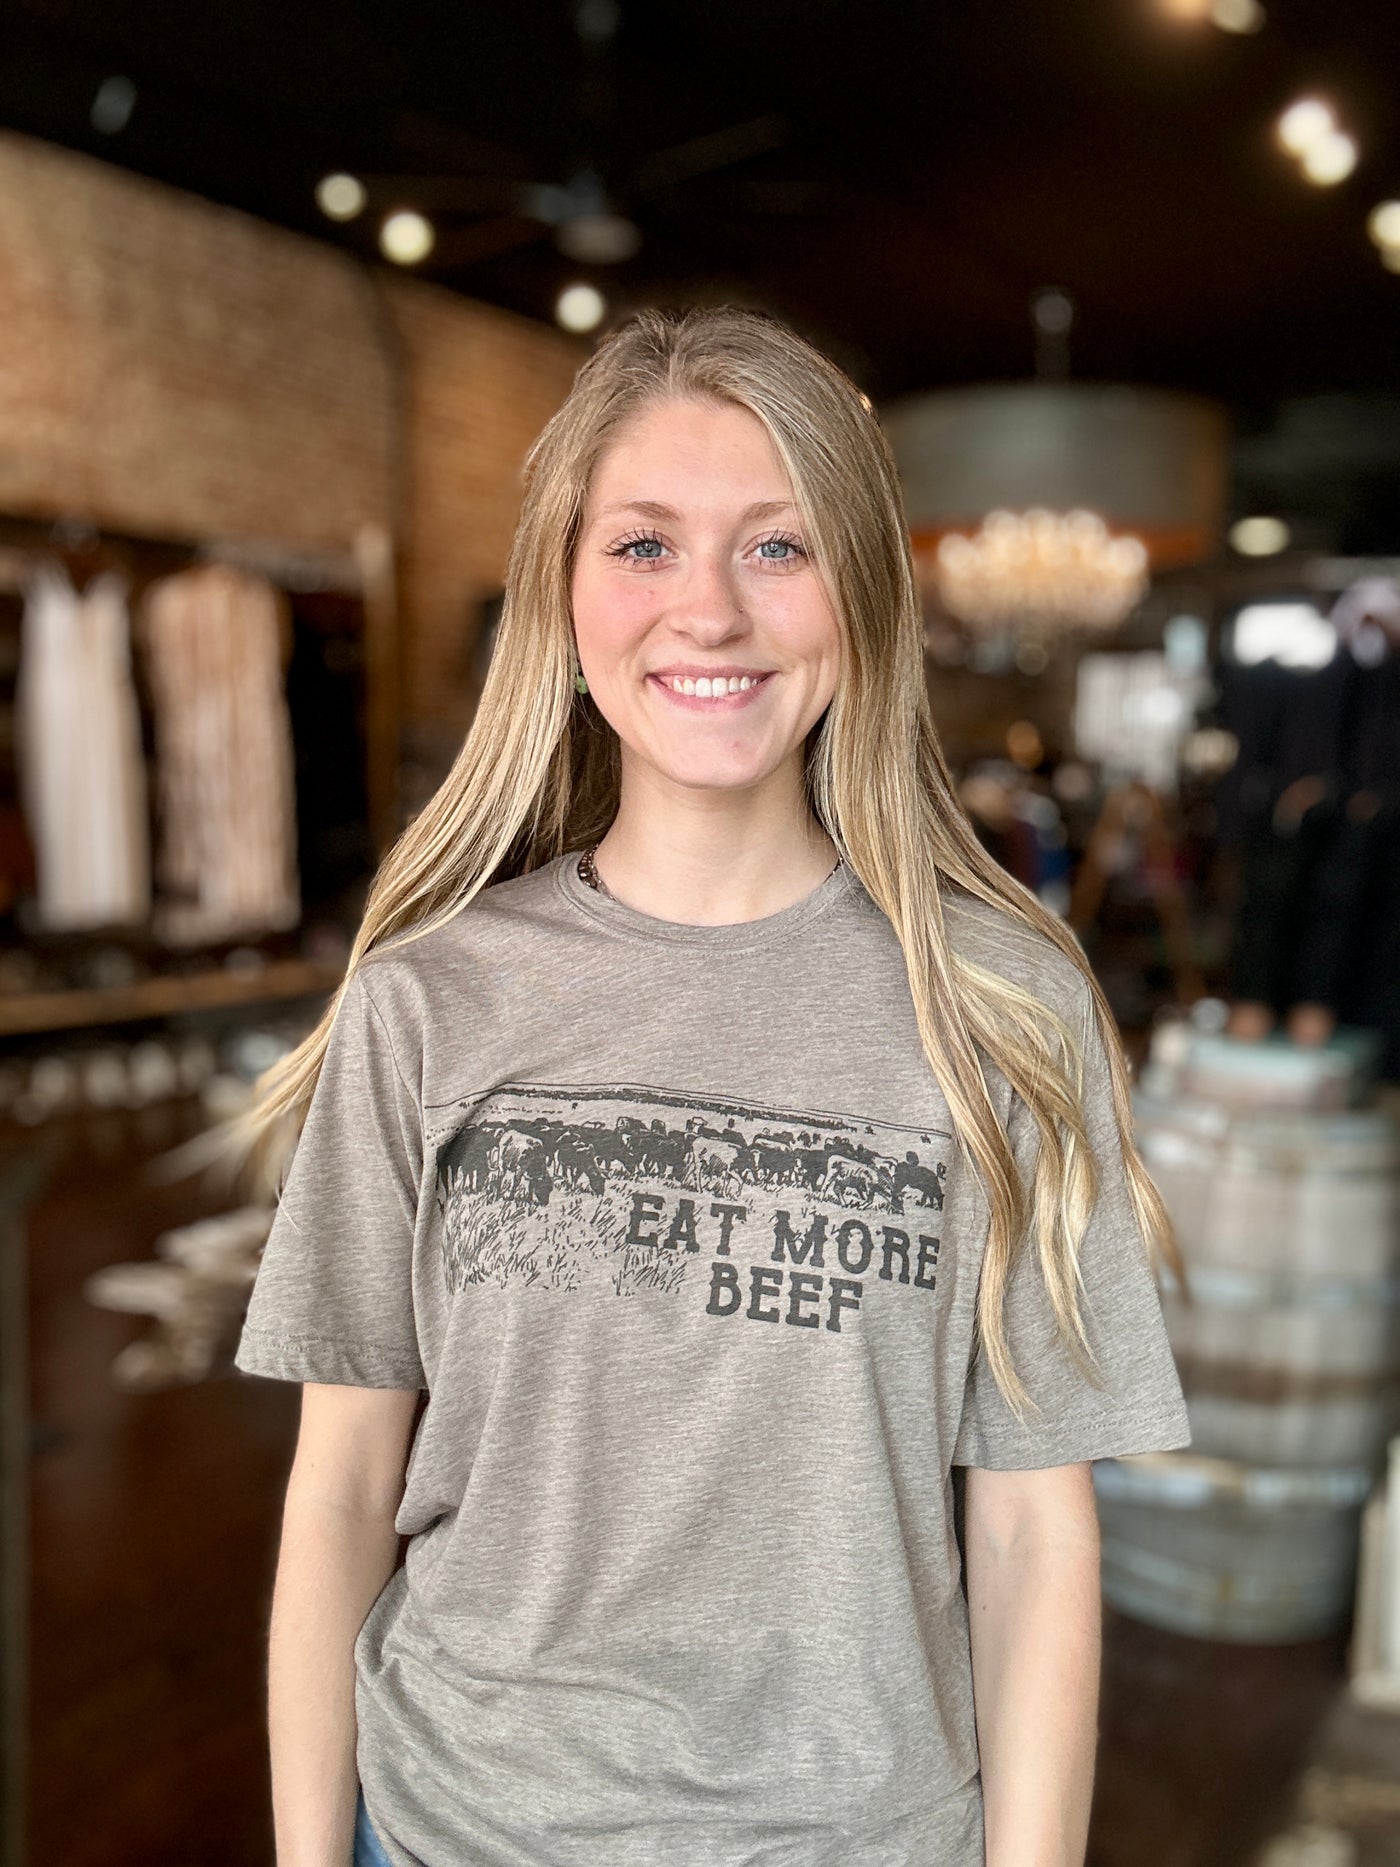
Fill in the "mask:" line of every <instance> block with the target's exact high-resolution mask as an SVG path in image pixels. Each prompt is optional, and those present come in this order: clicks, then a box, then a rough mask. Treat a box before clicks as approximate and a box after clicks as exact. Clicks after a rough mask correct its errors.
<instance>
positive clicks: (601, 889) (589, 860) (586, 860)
mask: <svg viewBox="0 0 1400 1867" xmlns="http://www.w3.org/2000/svg"><path fill="white" fill-rule="evenodd" d="M597 851H598V845H597V844H596V843H593V844H591V845H590V846H589V847H588V848H587V849H585V850H584V852H583V854H582V855H581V856H580V857H579V859H578V876H579V880H580V881H581V882H587V884H588V886H589V887H590V888H592V889H594V890H595V891H596V892H597V893H598V894H600V895H606V896H607V898H608V900H609V901H615V900H616V899H617V897H616V895H614V894H613V892H612V890H611V889H610V888H609V887H608V886H607V884H606V883H605V882H604V880H603V878H602V876H601V875H600V874H599V873H598V865H597V863H596V862H595V861H594V860H593V858H594V856H595V855H596V854H597ZM843 860H844V858H843V857H842V856H841V855H840V853H839V852H838V854H837V857H836V861H835V863H834V864H833V866H832V867H831V869H830V870H829V871H828V875H827V879H828V880H830V878H831V876H833V875H834V874H835V873H836V871H837V869H839V868H840V866H841V864H842V862H843Z"/></svg>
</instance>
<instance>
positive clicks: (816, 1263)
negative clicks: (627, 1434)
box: [437, 1084, 948, 1329]
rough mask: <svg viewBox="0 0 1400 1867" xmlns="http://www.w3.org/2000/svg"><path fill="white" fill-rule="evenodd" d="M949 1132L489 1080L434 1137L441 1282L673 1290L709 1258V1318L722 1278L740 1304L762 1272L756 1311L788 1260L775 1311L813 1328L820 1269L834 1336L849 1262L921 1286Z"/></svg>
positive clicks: (673, 1097)
mask: <svg viewBox="0 0 1400 1867" xmlns="http://www.w3.org/2000/svg"><path fill="white" fill-rule="evenodd" d="M947 1141H948V1137H947V1135H946V1134H944V1133H942V1132H940V1131H936V1130H932V1129H930V1130H919V1129H916V1128H896V1127H893V1126H890V1125H889V1124H883V1123H879V1122H873V1121H866V1120H864V1119H861V1118H857V1117H854V1116H844V1115H811V1114H793V1113H791V1112H790V1111H783V1110H779V1109H764V1108H753V1107H748V1106H743V1105H740V1104H738V1103H729V1102H722V1101H716V1100H714V1099H708V1100H706V1101H705V1102H704V1103H698V1102H697V1101H696V1100H695V1099H694V1098H693V1097H689V1096H685V1095H681V1094H676V1093H672V1092H668V1091H665V1090H657V1089H640V1088H614V1087H607V1088H602V1087H598V1088H595V1087H589V1088H546V1087H542V1086H536V1085H528V1084H517V1085H511V1086H509V1087H507V1088H503V1089H497V1090H494V1091H492V1092H491V1093H490V1094H489V1095H487V1096H484V1097H483V1098H481V1099H479V1100H475V1101H472V1102H468V1103H464V1104H462V1105H460V1106H459V1108H458V1109H457V1110H456V1111H453V1115H452V1122H451V1125H450V1130H449V1132H448V1133H447V1135H446V1138H445V1139H444V1140H443V1141H442V1142H441V1144H440V1146H439V1148H438V1156H437V1196H438V1208H439V1213H440V1216H441V1221H442V1248H443V1261H444V1272H445V1275H446V1280H447V1285H448V1288H449V1289H450V1290H461V1289H465V1288H466V1287H468V1286H470V1285H476V1284H488V1285H490V1284H495V1285H500V1286H503V1285H507V1284H520V1285H528V1286H535V1287H538V1288H542V1289H556V1290H558V1289H564V1290H577V1289H582V1288H585V1287H588V1286H593V1287H596V1288H599V1289H607V1288H611V1290H612V1292H613V1293H614V1294H615V1295H617V1296H635V1295H641V1294H667V1293H672V1294H674V1293H676V1292H678V1291H679V1290H680V1289H681V1288H682V1286H683V1285H684V1284H685V1283H686V1280H687V1273H688V1272H689V1274H690V1276H691V1277H692V1278H696V1277H698V1276H701V1275H702V1274H703V1275H709V1274H710V1273H709V1270H708V1269H707V1267H706V1266H704V1265H702V1264H700V1263H699V1262H698V1261H697V1259H698V1257H699V1256H700V1255H701V1254H703V1256H704V1257H705V1258H707V1259H711V1260H716V1261H719V1262H718V1268H719V1270H720V1271H722V1272H723V1273H724V1279H719V1278H718V1275H717V1274H716V1275H715V1276H714V1277H712V1278H711V1284H710V1292H711V1313H712V1314H727V1313H730V1310H728V1309H726V1308H725V1304H726V1303H727V1302H728V1301H729V1299H728V1296H727V1295H726V1293H725V1291H721V1290H720V1288H719V1285H720V1282H722V1281H724V1280H726V1279H727V1284H726V1290H727V1289H729V1288H730V1287H732V1289H733V1291H734V1292H735V1295H734V1304H735V1305H737V1304H738V1303H739V1301H740V1298H741V1296H744V1295H746V1293H747V1286H745V1287H744V1291H742V1292H741V1291H740V1288H739V1284H738V1282H737V1281H736V1280H737V1279H738V1276H739V1270H740V1269H741V1268H746V1267H744V1266H743V1265H742V1264H741V1263H740V1261H741V1260H744V1259H749V1260H753V1261H761V1262H762V1263H763V1265H764V1266H765V1268H763V1269H762V1270H760V1271H759V1272H758V1273H757V1274H756V1277H755V1289H754V1294H753V1298H752V1300H753V1303H754V1304H755V1305H757V1304H758V1303H759V1295H760V1292H759V1290H758V1281H759V1280H766V1281H764V1283H763V1289H762V1292H761V1294H762V1296H763V1298H764V1301H765V1302H766V1301H767V1299H768V1298H769V1297H771V1298H772V1299H773V1300H774V1301H775V1302H776V1301H778V1300H779V1292H778V1287H777V1285H776V1284H774V1283H773V1282H772V1280H773V1279H775V1278H777V1279H778V1281H779V1283H780V1282H781V1277H780V1275H779V1272H778V1271H777V1270H775V1269H768V1268H766V1266H767V1261H768V1260H769V1259H772V1258H778V1259H790V1260H791V1261H792V1262H793V1263H795V1264H797V1265H799V1266H802V1265H805V1266H806V1269H805V1271H804V1270H799V1271H798V1272H797V1273H796V1274H795V1275H794V1276H793V1277H792V1282H793V1284H794V1286H802V1287H800V1288H797V1290H796V1294H792V1295H791V1301H790V1306H789V1314H788V1315H787V1317H786V1320H788V1321H790V1322H795V1323H798V1324H800V1325H801V1326H805V1327H819V1326H821V1323H822V1316H823V1314H824V1313H825V1312H823V1311H822V1308H821V1293H820V1291H819V1290H818V1289H817V1286H821V1285H823V1281H824V1280H823V1276H821V1275H817V1274H816V1272H817V1271H818V1270H822V1271H825V1272H826V1273H828V1275H827V1277H826V1282H828V1283H829V1284H830V1285H832V1286H833V1292H832V1294H833V1296H834V1299H835V1306H834V1307H833V1310H832V1317H833V1318H834V1320H828V1321H827V1323H826V1326H827V1327H828V1328H833V1329H836V1328H839V1325H840V1320H841V1317H840V1313H839V1312H840V1310H841V1309H842V1308H844V1309H845V1310H852V1309H855V1308H856V1307H858V1302H859V1295H860V1288H861V1286H860V1283H859V1281H858V1280H857V1274H859V1273H866V1274H869V1275H878V1276H883V1277H884V1278H885V1279H886V1280H887V1281H897V1282H902V1283H906V1284H908V1283H910V1282H913V1283H916V1284H919V1285H921V1286H922V1287H923V1288H925V1289H932V1287H933V1281H932V1265H933V1263H934V1262H935V1261H936V1257H937V1249H938V1239H937V1236H936V1233H937V1231H938V1214H939V1213H940V1212H941V1210H942V1207H943V1192H944V1179H945V1175H946V1167H945V1164H944V1158H943V1155H944V1150H945V1148H946V1144H947ZM930 1234H935V1235H933V1236H930ZM775 1239H776V1240H777V1241H778V1245H777V1248H776V1249H775V1248H774V1240H775ZM784 1243H786V1244H787V1246H788V1249H787V1251H786V1252H785V1251H784V1249H783V1246H784ZM912 1265H917V1267H918V1274H917V1275H915V1274H913V1273H912V1272H911V1268H910V1267H911V1266H912ZM838 1272H845V1273H846V1275H844V1276H842V1275H835V1274H834V1273H838ZM839 1285H844V1286H845V1292H844V1294H843V1293H841V1292H839V1291H836V1290H835V1286H839ZM851 1291H854V1293H855V1295H854V1297H852V1296H851V1294H850V1293H851ZM716 1304H718V1307H715V1305H716ZM803 1305H807V1306H808V1307H807V1309H806V1310H804V1309H803V1307H802V1306H803ZM749 1313H750V1314H752V1315H754V1316H755V1317H758V1318H759V1319H761V1320H765V1321H768V1320H776V1313H770V1310H769V1309H768V1308H760V1307H755V1308H752V1309H751V1310H750V1312H749Z"/></svg>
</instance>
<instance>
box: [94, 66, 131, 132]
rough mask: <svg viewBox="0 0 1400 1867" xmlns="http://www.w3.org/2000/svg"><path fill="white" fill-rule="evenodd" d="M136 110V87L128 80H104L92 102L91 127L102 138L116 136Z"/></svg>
mask: <svg viewBox="0 0 1400 1867" xmlns="http://www.w3.org/2000/svg"><path fill="white" fill-rule="evenodd" d="M135 108H136V86H135V85H134V84H133V83H132V82H131V80H130V78H104V79H103V80H102V82H101V84H99V85H98V87H97V95H96V97H94V98H93V100H92V112H91V116H92V127H93V128H94V129H95V130H96V131H97V132H98V133H99V134H100V135H102V136H117V135H119V134H120V133H121V131H122V130H124V129H125V128H126V126H127V124H128V123H129V122H130V120H131V113H132V111H133V110H134V109H135Z"/></svg>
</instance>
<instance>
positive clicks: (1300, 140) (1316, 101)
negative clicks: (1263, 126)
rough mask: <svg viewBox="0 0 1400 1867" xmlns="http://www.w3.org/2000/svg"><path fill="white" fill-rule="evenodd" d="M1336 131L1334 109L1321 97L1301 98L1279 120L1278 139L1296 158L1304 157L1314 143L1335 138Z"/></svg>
mask: <svg viewBox="0 0 1400 1867" xmlns="http://www.w3.org/2000/svg"><path fill="white" fill-rule="evenodd" d="M1336 131H1337V119H1336V118H1335V117H1334V116H1333V115H1332V107H1331V105H1330V104H1324V103H1323V101H1322V99H1321V98H1320V97H1300V98H1299V99H1298V101H1297V103H1296V104H1290V105H1289V106H1288V108H1287V110H1285V111H1284V113H1283V115H1282V116H1281V117H1280V118H1279V120H1278V139H1279V141H1280V142H1281V143H1282V144H1283V146H1284V148H1285V149H1287V150H1290V151H1291V152H1292V154H1294V155H1295V156H1301V155H1303V154H1304V153H1305V152H1306V151H1307V150H1309V149H1311V148H1312V146H1313V144H1314V143H1318V142H1321V141H1322V140H1323V138H1324V137H1327V136H1334V135H1335V134H1336Z"/></svg>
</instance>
